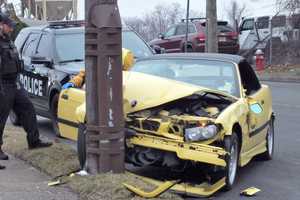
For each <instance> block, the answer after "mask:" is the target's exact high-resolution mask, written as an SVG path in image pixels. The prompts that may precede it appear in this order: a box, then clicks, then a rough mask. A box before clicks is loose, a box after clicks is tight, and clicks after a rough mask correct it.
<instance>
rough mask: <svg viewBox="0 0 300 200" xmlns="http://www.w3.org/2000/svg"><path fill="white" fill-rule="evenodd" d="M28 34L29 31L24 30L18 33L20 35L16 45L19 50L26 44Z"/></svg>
mask: <svg viewBox="0 0 300 200" xmlns="http://www.w3.org/2000/svg"><path fill="white" fill-rule="evenodd" d="M27 36H28V33H25V32H24V31H21V32H20V33H19V34H18V37H17V38H16V40H15V45H16V47H17V49H18V51H19V52H20V50H21V48H22V45H23V44H24V41H25V40H26V38H27Z"/></svg>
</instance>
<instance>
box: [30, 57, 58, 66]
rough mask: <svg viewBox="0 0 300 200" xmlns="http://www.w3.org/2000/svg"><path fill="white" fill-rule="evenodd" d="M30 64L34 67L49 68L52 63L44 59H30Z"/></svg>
mask: <svg viewBox="0 0 300 200" xmlns="http://www.w3.org/2000/svg"><path fill="white" fill-rule="evenodd" d="M31 63H32V64H36V65H45V66H46V67H49V68H51V67H52V64H53V61H52V60H51V59H49V58H46V57H34V56H33V57H31Z"/></svg>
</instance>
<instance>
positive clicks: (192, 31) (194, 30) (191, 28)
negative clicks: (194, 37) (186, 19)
mask: <svg viewBox="0 0 300 200" xmlns="http://www.w3.org/2000/svg"><path fill="white" fill-rule="evenodd" d="M196 32H197V30H196V27H195V25H193V24H190V25H189V33H196Z"/></svg>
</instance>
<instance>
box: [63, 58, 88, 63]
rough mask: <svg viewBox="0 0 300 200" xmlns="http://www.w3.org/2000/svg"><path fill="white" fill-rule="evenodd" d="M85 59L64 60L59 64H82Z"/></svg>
mask: <svg viewBox="0 0 300 200" xmlns="http://www.w3.org/2000/svg"><path fill="white" fill-rule="evenodd" d="M82 61H83V59H72V60H63V61H60V62H59V63H68V62H82Z"/></svg>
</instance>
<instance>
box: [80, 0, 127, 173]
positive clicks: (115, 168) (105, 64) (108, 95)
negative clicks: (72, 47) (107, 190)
mask: <svg viewBox="0 0 300 200" xmlns="http://www.w3.org/2000/svg"><path fill="white" fill-rule="evenodd" d="M85 2H86V6H85V8H86V12H85V13H86V16H85V17H86V21H87V24H86V29H85V44H86V93H87V94H86V111H87V167H88V171H89V173H91V174H97V173H105V172H113V173H121V172H123V171H124V117H123V93H122V47H121V44H122V41H121V40H122V37H121V34H122V32H121V29H122V24H121V18H120V13H119V9H118V5H117V0H86V1H85Z"/></svg>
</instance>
